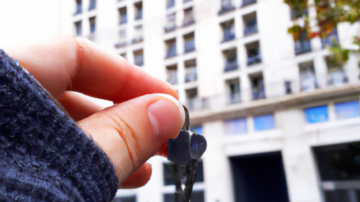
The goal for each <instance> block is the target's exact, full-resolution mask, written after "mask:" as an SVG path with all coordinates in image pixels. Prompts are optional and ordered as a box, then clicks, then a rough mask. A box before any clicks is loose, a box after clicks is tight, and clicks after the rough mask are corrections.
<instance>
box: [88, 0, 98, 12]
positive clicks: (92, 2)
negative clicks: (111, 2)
mask: <svg viewBox="0 0 360 202" xmlns="http://www.w3.org/2000/svg"><path fill="white" fill-rule="evenodd" d="M95 8H96V0H90V5H89V11H90V10H93V9H95Z"/></svg>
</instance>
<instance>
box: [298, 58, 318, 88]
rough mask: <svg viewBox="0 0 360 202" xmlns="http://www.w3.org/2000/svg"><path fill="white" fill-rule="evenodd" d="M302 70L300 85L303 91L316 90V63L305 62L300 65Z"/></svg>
mask: <svg viewBox="0 0 360 202" xmlns="http://www.w3.org/2000/svg"><path fill="white" fill-rule="evenodd" d="M299 69H300V85H301V90H302V91H310V90H314V89H316V87H317V82H316V76H315V70H314V63H313V62H312V61H311V62H305V63H301V64H299Z"/></svg>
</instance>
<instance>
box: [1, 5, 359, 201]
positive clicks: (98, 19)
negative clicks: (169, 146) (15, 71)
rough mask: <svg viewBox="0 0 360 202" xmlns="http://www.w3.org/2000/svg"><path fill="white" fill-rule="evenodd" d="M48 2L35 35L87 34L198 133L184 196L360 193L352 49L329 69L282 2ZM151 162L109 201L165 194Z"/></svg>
mask: <svg viewBox="0 0 360 202" xmlns="http://www.w3.org/2000/svg"><path fill="white" fill-rule="evenodd" d="M39 2H40V0H39ZM55 2H56V3H55ZM42 3H44V2H42ZM310 3H311V2H310ZM57 5H58V6H57ZM49 6H50V5H49ZM51 8H52V10H53V11H54V13H53V14H49V15H51V16H52V18H51V19H53V21H58V22H56V27H55V26H54V27H52V29H51V31H49V32H48V33H47V34H45V35H44V36H43V38H47V37H51V36H52V35H55V34H71V35H77V36H82V37H87V38H89V39H90V40H91V41H93V42H95V43H97V44H99V45H101V46H103V47H105V48H107V49H110V50H112V51H114V52H116V53H117V54H119V55H121V56H123V57H125V58H126V59H127V60H128V61H130V62H131V63H135V64H137V65H138V66H139V67H140V68H143V69H144V70H145V71H147V72H149V73H150V74H151V75H153V76H155V77H157V78H159V79H162V80H167V81H168V82H169V83H171V84H172V85H173V87H174V88H175V89H176V90H177V92H178V94H179V97H180V100H181V102H182V103H184V104H185V105H186V106H187V107H188V108H189V110H190V116H191V124H192V129H193V130H194V131H195V132H197V133H200V134H202V135H204V136H205V137H206V139H207V141H208V150H207V151H206V153H205V154H204V156H203V158H202V161H201V163H200V166H199V173H200V174H199V177H198V179H197V182H196V183H195V186H194V196H193V197H194V198H193V200H192V201H193V202H202V201H207V202H249V201H251V202H258V201H259V202H262V201H269V202H270V201H271V202H283V201H284V202H286V201H289V202H290V201H291V202H322V201H324V202H337V201H341V202H360V192H359V189H360V175H359V174H357V173H360V152H357V151H358V150H357V148H360V147H358V146H359V144H357V143H356V142H357V141H359V140H360V134H359V131H360V115H359V92H360V83H359V78H360V70H359V63H358V62H359V60H358V56H357V55H356V54H351V56H350V58H349V61H348V63H347V64H346V66H345V67H342V68H339V67H331V66H329V65H328V64H327V58H328V57H329V56H330V53H329V51H328V50H326V48H324V46H325V45H326V43H329V42H330V41H331V40H330V39H329V40H326V41H322V40H321V39H320V38H314V39H311V40H310V41H306V40H302V38H301V37H300V39H299V40H298V41H296V42H294V40H293V38H292V36H291V35H289V34H288V33H287V29H288V27H290V26H291V25H292V19H291V11H290V9H289V7H288V6H287V5H286V4H284V3H283V0H142V1H139V0H119V1H117V0H111V1H110V0H97V1H96V0H66V1H53V3H52V4H51ZM308 12H309V13H310V16H314V15H316V14H315V11H314V10H309V11H308ZM300 21H301V20H300ZM358 28H359V27H358V25H357V24H355V25H348V24H342V25H340V26H339V27H338V29H337V31H336V32H335V33H334V35H333V36H334V37H335V38H336V39H337V40H339V41H340V42H341V43H342V45H346V44H350V43H351V41H352V37H353V36H355V35H356V33H357V32H358ZM0 42H1V41H0ZM6 45H7V44H5V45H4V46H6ZM0 47H1V43H0ZM359 151H360V150H359ZM149 162H150V163H151V164H152V168H153V174H152V177H151V180H150V181H149V183H148V184H147V185H146V186H144V187H142V188H139V189H134V190H119V191H118V193H117V196H116V197H117V198H116V199H115V201H122V202H133V201H136V202H172V201H174V199H173V195H172V194H173V193H174V191H175V186H174V185H173V183H174V181H173V166H172V165H171V164H170V163H169V162H168V161H167V160H166V159H164V158H161V157H154V158H152V159H150V160H149Z"/></svg>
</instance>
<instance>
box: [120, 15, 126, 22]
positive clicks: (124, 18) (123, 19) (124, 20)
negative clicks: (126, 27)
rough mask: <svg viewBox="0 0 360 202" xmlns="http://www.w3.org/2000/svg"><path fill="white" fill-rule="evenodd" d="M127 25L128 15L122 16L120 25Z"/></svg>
mask: <svg viewBox="0 0 360 202" xmlns="http://www.w3.org/2000/svg"><path fill="white" fill-rule="evenodd" d="M125 23H127V15H126V14H124V15H121V18H120V24H125Z"/></svg>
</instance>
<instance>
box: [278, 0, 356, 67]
mask: <svg viewBox="0 0 360 202" xmlns="http://www.w3.org/2000/svg"><path fill="white" fill-rule="evenodd" d="M284 2H285V3H286V4H288V5H289V7H290V9H291V11H292V19H293V26H292V27H290V28H289V29H288V33H290V34H292V35H293V37H294V40H295V41H296V40H298V39H299V36H300V34H301V33H305V34H306V38H307V39H311V38H314V37H317V36H319V37H321V38H322V39H326V38H327V37H329V36H330V35H331V34H332V33H333V32H334V31H335V30H336V28H337V25H338V24H339V23H341V22H349V23H351V24H352V23H355V22H358V21H360V9H359V8H360V0H314V3H313V4H309V2H308V0H284ZM310 9H315V11H316V16H314V17H313V18H315V19H316V21H317V27H318V29H316V31H312V28H311V27H310V23H309V19H310V17H309V12H308V11H309V10H310ZM311 17H312V16H311ZM299 22H303V25H302V26H301V25H299V24H300V23H299ZM354 44H355V45H357V46H358V47H360V38H359V36H356V38H355V40H354ZM328 48H329V50H330V52H332V53H333V56H332V58H335V59H332V60H331V61H332V62H334V63H336V64H338V65H344V63H345V62H346V61H347V60H348V58H349V52H350V51H349V50H344V49H342V48H341V46H340V44H339V43H338V41H337V40H334V39H333V42H332V43H331V46H330V47H328Z"/></svg>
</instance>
